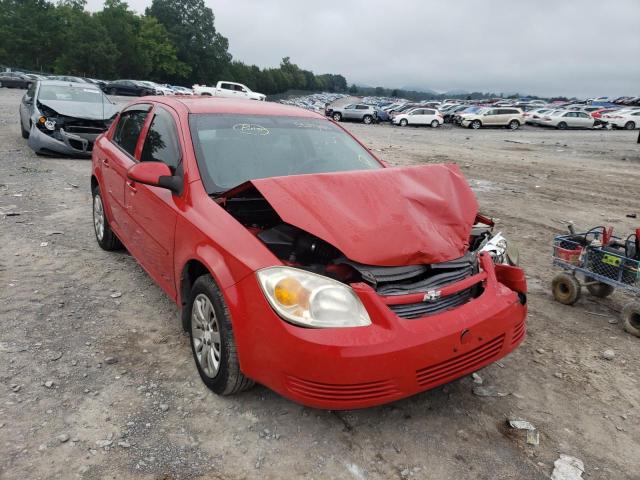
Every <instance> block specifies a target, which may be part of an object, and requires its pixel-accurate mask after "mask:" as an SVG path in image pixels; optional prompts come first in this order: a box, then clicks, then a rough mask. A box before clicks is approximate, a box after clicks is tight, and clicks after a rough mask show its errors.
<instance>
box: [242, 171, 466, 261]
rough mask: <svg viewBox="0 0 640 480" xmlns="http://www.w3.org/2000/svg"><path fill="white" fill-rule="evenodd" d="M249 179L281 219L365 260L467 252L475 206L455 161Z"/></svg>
mask: <svg viewBox="0 0 640 480" xmlns="http://www.w3.org/2000/svg"><path fill="white" fill-rule="evenodd" d="M250 183H251V184H253V186H254V187H255V188H256V189H257V190H258V191H259V192H260V193H261V194H262V196H264V197H265V199H266V200H267V201H268V202H269V204H270V205H271V206H272V207H273V208H274V210H275V211H276V212H277V213H278V215H279V216H280V218H282V220H283V221H284V222H286V223H289V224H291V225H294V226H296V227H298V228H300V229H302V230H304V231H306V232H308V233H310V234H312V235H315V236H317V237H319V238H321V239H322V240H324V241H326V242H328V243H330V244H331V245H333V246H334V247H336V248H338V249H339V250H340V251H341V252H342V253H343V254H344V255H345V256H346V257H347V258H349V259H350V260H353V261H356V262H359V263H363V264H367V265H380V266H399V265H415V264H429V263H439V262H444V261H448V260H452V259H455V258H459V257H461V256H462V255H464V254H465V252H466V251H467V249H468V245H469V235H470V232H471V227H472V226H473V223H474V221H475V217H476V214H477V211H478V203H477V201H476V198H475V195H474V194H473V192H472V191H471V189H470V187H469V185H468V184H467V182H466V180H465V179H464V177H463V175H462V173H461V172H460V169H459V168H458V166H457V165H425V166H418V167H399V168H382V169H378V170H363V171H354V172H339V173H322V174H311V175H295V176H287V177H273V178H264V179H257V180H252V181H251V182H250ZM234 190H236V189H234Z"/></svg>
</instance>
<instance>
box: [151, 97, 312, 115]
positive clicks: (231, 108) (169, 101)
mask: <svg viewBox="0 0 640 480" xmlns="http://www.w3.org/2000/svg"><path fill="white" fill-rule="evenodd" d="M144 98H145V97H142V99H144ZM142 99H141V100H142ZM153 100H154V101H155V102H156V103H164V104H165V105H168V106H171V107H174V108H176V109H184V110H186V111H187V112H188V113H195V114H201V113H226V114H240V115H274V116H282V117H301V118H325V117H324V115H320V114H318V113H315V112H311V111H309V110H306V109H304V108H299V107H294V106H291V105H284V104H282V103H275V102H260V101H257V100H248V99H247V100H240V99H235V98H217V97H213V98H212V97H207V96H205V97H200V96H197V95H196V96H193V97H153Z"/></svg>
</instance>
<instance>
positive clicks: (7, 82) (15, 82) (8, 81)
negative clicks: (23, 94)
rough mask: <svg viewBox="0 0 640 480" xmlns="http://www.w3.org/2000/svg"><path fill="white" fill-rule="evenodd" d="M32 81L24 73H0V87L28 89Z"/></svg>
mask: <svg viewBox="0 0 640 480" xmlns="http://www.w3.org/2000/svg"><path fill="white" fill-rule="evenodd" d="M31 82H33V80H32V79H31V78H29V77H27V76H26V75H25V74H24V73H18V72H0V87H7V88H29V85H31Z"/></svg>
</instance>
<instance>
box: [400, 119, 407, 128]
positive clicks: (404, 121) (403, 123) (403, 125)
mask: <svg viewBox="0 0 640 480" xmlns="http://www.w3.org/2000/svg"><path fill="white" fill-rule="evenodd" d="M399 125H400V126H401V127H406V126H407V125H409V120H407V119H406V118H403V119H402V120H400V123H399Z"/></svg>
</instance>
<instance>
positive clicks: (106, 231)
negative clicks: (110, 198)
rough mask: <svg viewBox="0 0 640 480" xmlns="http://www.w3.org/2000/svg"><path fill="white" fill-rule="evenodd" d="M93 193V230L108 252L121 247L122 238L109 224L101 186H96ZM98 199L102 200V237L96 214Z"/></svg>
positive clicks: (99, 242) (101, 246)
mask: <svg viewBox="0 0 640 480" xmlns="http://www.w3.org/2000/svg"><path fill="white" fill-rule="evenodd" d="M91 193H92V194H93V204H92V205H93V208H92V210H93V231H94V233H95V234H96V241H97V242H98V245H100V248H102V249H103V250H106V251H108V252H111V251H113V250H119V249H121V248H122V243H121V242H120V239H119V238H118V237H116V234H115V233H113V230H111V227H110V226H109V220H108V219H107V216H106V215H105V214H104V202H103V201H102V194H101V193H100V187H98V186H96V187H94V188H93V190H92V192H91ZM96 199H99V201H100V206H101V210H102V221H103V222H104V223H103V233H102V238H101V237H100V233H99V228H98V225H97V223H96V215H98V214H97V212H96V201H97V200H96Z"/></svg>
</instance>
